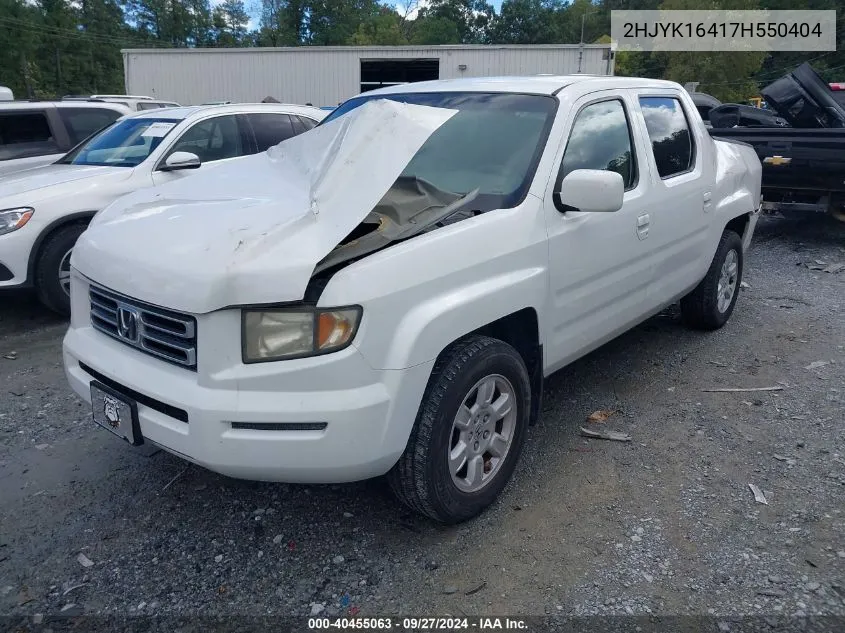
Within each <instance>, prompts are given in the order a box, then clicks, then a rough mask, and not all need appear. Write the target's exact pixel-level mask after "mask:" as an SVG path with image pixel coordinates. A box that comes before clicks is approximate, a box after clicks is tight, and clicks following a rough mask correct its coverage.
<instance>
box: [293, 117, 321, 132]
mask: <svg viewBox="0 0 845 633" xmlns="http://www.w3.org/2000/svg"><path fill="white" fill-rule="evenodd" d="M293 118H294V119H298V120H299V122H300V123H302V125H303V126H304V127H305V129H306V130H310V129H311V128H313V127H314V126H316V125H317V122H316V121H315V120H314V119H309V118H308V117H307V116H297V117H293Z"/></svg>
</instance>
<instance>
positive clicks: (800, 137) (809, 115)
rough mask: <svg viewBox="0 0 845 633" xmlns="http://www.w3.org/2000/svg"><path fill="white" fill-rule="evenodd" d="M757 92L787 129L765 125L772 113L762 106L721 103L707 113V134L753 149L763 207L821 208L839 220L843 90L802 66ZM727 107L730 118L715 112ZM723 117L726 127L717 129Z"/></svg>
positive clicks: (842, 216)
mask: <svg viewBox="0 0 845 633" xmlns="http://www.w3.org/2000/svg"><path fill="white" fill-rule="evenodd" d="M762 95H763V98H765V99H766V102H767V103H768V104H769V106H770V107H771V108H772V109H773V110H775V111H776V112H777V113H778V114H780V115H781V117H783V118H784V119H786V122H787V123H788V125H789V127H784V126H779V125H772V126H767V125H766V124H767V123H768V122H769V121H771V120H773V119H774V117H772V116H771V115H768V114H766V111H763V110H757V113H758V114H757V115H756V116H754V113H753V110H754V109H753V108H750V107H748V106H740V107H737V106H730V105H721V106H718V107H716V108H714V109H712V110H710V112H709V116H710V118H711V123H712V125H713V127H712V129H711V130H710V134H711V135H712V136H714V137H715V138H724V139H732V140H736V141H742V142H744V143H748V144H749V145H751V146H752V147H753V148H754V150H755V151H756V152H757V156H758V157H759V158H760V161H761V162H762V164H763V184H762V189H763V200H764V202H763V208H764V209H767V210H777V211H826V212H829V213H830V214H831V215H832V216H833V217H835V218H836V219H838V220H841V221H843V222H845V108H843V105H842V101H843V98H844V97H843V95H845V93H843V92H837V91H833V90H831V89H830V87H829V86H828V85H827V84H826V83H824V81H822V79H821V78H820V77H819V76H818V75H817V74H816V72H815V71H814V70H813V68H812V67H811V66H810V65H809V64H804V65H802V66H800V67H798V68H797V69H795V70H794V71H793V72H791V73H789V74H788V75H786V76H784V77H782V78H781V79H778V80H777V81H776V82H774V83H773V84H771V85H770V86H767V87H766V88H764V89H763V90H762ZM729 107H732V108H733V110H731V112H730V114H731V115H733V114H734V112H735V113H736V114H735V117H736V118H735V120H731V116H728V117H724V116H723V117H720V116H718V115H719V114H720V110H724V109H726V108H729ZM754 119H756V120H754ZM725 121H726V122H727V125H730V127H721V126H722V125H725V123H724V122H725ZM717 123H720V125H717ZM755 123H756V125H755Z"/></svg>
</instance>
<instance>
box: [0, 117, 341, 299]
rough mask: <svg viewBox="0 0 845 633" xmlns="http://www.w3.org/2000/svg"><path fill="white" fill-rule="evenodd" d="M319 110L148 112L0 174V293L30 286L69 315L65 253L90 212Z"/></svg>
mask: <svg viewBox="0 0 845 633" xmlns="http://www.w3.org/2000/svg"><path fill="white" fill-rule="evenodd" d="M325 114H326V113H325V112H323V111H322V110H319V109H317V108H309V107H304V106H296V105H283V104H251V105H250V104H244V105H234V106H220V107H190V108H167V109H157V110H147V111H145V112H141V113H137V114H134V115H131V116H127V117H125V118H123V119H121V120H120V121H118V122H116V123H114V124H113V125H112V126H111V127H109V128H107V129H106V130H103V131H102V132H100V133H99V134H97V135H96V136H94V137H93V138H91V139H90V140H89V141H88V142H86V143H83V144H82V145H80V146H78V147H76V148H75V149H74V150H73V151H71V152H70V153H68V154H67V155H66V156H64V157H63V158H61V159H60V160H58V161H57V162H56V163H55V164H52V165H46V166H44V167H39V168H36V169H29V170H26V171H22V172H17V173H14V174H10V175H8V176H6V177H5V178H0V289H2V288H8V287H17V286H34V287H35V289H36V291H37V293H38V296H39V298H40V299H41V301H42V302H43V303H44V305H46V306H47V307H49V308H51V309H53V310H55V311H57V312H59V313H62V314H67V313H68V312H69V310H70V298H69V294H68V293H69V285H70V254H71V251H72V250H73V245H74V243H75V242H76V239H77V238H78V237H79V235H80V234H81V233H82V232H83V231H84V230H85V227H86V226H87V225H88V222H89V220H90V219H91V218H92V217H93V216H94V214H96V213H97V212H98V211H100V210H101V209H103V208H105V207H106V206H107V205H108V204H110V203H111V202H113V201H114V200H116V199H117V198H119V197H120V196H122V195H124V194H127V193H130V192H132V191H135V190H137V189H142V188H144V187H150V186H152V185H158V184H163V183H167V182H172V181H174V180H179V179H182V178H184V177H185V176H187V175H190V174H196V173H202V172H204V171H206V170H208V169H210V168H213V167H214V166H216V165H220V164H222V163H226V162H228V161H230V160H234V159H237V158H239V157H243V156H247V155H249V154H255V153H257V152H262V151H264V150H266V149H267V148H268V147H271V146H273V145H275V144H277V143H279V142H281V141H283V140H285V139H286V138H290V137H291V136H295V135H296V134H300V133H302V132H305V131H306V130H308V129H311V128H313V127H314V126H315V125H316V124H317V123H318V122H319V121H320V120H321V119H323V117H324V116H325ZM149 246H150V247H151V248H152V247H153V246H154V245H152V244H151V245H149Z"/></svg>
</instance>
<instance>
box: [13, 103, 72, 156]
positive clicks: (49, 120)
mask: <svg viewBox="0 0 845 633" xmlns="http://www.w3.org/2000/svg"><path fill="white" fill-rule="evenodd" d="M54 110H55V108H53V107H50V106H45V107H34V108H32V109H26V110H18V109H14V110H11V109H10V110H5V109H0V161H6V160H17V159H22V158H32V157H37V156H46V155H50V154H59V153H61V152H62V148H63V147H65V146H66V145H67V137H66V136H65V134H64V130H62V129H61V127H60V126H59V125H56V123H57V122H56V121H55V120H53V117H52V116H51V115H52V114H53V112H52V111H54Z"/></svg>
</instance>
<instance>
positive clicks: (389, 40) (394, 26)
mask: <svg viewBox="0 0 845 633" xmlns="http://www.w3.org/2000/svg"><path fill="white" fill-rule="evenodd" d="M407 43H408V40H407V39H406V38H405V36H404V35H403V34H402V29H401V18H400V16H399V14H398V13H396V11H393V10H392V9H389V8H387V7H382V8H381V9H380V10H379V12H378V14H376V15H374V16H372V17H370V18H367V19H366V20H364V21H363V22H361V23H360V24H359V25H358V29H357V30H356V31H355V33H354V34H353V35H352V37H351V38H349V44H351V45H353V46H400V45H402V44H407Z"/></svg>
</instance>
